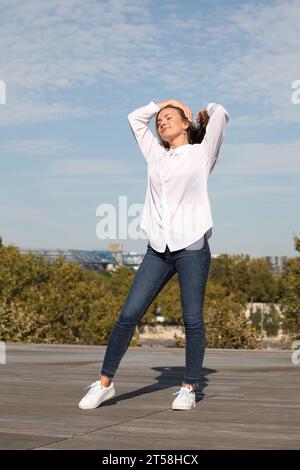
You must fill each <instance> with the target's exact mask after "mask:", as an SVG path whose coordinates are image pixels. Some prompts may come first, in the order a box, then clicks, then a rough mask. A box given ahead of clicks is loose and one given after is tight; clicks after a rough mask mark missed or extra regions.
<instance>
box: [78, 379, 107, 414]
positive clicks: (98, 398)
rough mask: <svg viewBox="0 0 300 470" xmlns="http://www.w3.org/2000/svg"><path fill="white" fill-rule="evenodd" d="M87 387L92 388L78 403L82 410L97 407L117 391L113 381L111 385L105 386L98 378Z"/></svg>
mask: <svg viewBox="0 0 300 470" xmlns="http://www.w3.org/2000/svg"><path fill="white" fill-rule="evenodd" d="M85 388H90V390H89V391H88V392H87V394H86V395H85V396H84V397H83V398H82V400H81V401H80V402H79V404H78V406H79V408H81V409H82V410H91V409H93V408H97V407H98V406H99V405H100V404H101V403H103V402H104V401H106V400H109V399H110V398H112V397H113V396H114V395H115V393H116V392H115V386H114V384H113V383H112V382H111V384H110V386H109V387H104V386H103V385H101V384H100V381H99V380H97V381H96V382H94V383H92V384H91V385H89V386H88V387H85Z"/></svg>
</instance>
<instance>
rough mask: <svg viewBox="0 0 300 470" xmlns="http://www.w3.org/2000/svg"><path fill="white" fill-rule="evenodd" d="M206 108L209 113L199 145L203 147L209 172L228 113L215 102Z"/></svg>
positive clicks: (221, 137) (223, 133)
mask: <svg viewBox="0 0 300 470" xmlns="http://www.w3.org/2000/svg"><path fill="white" fill-rule="evenodd" d="M206 109H207V114H208V115H209V121H208V124H207V127H206V132H205V136H204V139H203V141H202V142H201V146H203V147H204V150H205V154H206V156H207V165H208V166H209V173H211V171H212V170H213V168H214V166H215V164H216V161H217V158H218V155H219V150H220V147H221V144H222V142H223V140H224V136H225V128H226V124H227V122H228V121H229V113H228V111H227V110H226V109H225V108H224V106H222V105H221V104H217V103H209V104H208V105H207V108H206Z"/></svg>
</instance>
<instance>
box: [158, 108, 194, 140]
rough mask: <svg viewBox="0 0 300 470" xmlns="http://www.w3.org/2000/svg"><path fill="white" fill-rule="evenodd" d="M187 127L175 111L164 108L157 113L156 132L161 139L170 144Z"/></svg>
mask: <svg viewBox="0 0 300 470" xmlns="http://www.w3.org/2000/svg"><path fill="white" fill-rule="evenodd" d="M188 127H189V124H188V123H187V122H184V121H182V119H181V116H180V114H179V112H178V111H177V109H174V108H166V109H162V110H161V111H160V112H159V115H158V119H157V131H158V134H159V136H160V137H161V139H163V140H165V141H166V142H168V143H170V142H172V140H173V139H174V138H175V137H178V136H179V135H180V134H182V133H183V132H184V131H186V129H187V128H188Z"/></svg>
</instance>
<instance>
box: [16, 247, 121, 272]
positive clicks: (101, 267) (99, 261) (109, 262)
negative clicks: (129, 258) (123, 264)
mask: <svg viewBox="0 0 300 470" xmlns="http://www.w3.org/2000/svg"><path fill="white" fill-rule="evenodd" d="M20 252H21V253H24V254H25V253H36V254H39V255H42V256H44V257H45V258H46V259H47V260H49V261H55V260H56V259H57V258H59V257H60V256H61V257H63V258H64V260H65V261H69V262H72V263H78V264H80V265H82V266H83V267H84V268H85V269H90V270H96V271H108V270H110V269H113V268H114V267H115V266H116V265H117V264H118V261H117V260H116V258H115V257H114V256H113V255H112V253H111V252H110V251H105V250H103V251H98V250H62V249H57V250H44V249H36V248H34V249H23V248H21V249H20Z"/></svg>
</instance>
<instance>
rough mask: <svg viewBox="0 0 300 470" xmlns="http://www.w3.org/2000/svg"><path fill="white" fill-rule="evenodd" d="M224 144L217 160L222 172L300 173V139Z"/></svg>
mask: <svg viewBox="0 0 300 470" xmlns="http://www.w3.org/2000/svg"><path fill="white" fill-rule="evenodd" d="M223 145H224V146H223V147H222V149H221V151H220V155H219V159H220V160H219V162H217V164H218V163H220V165H219V166H218V173H219V174H231V175H234V174H244V175H257V176H259V175H285V176H286V175H291V176H294V175H296V174H299V173H300V159H299V155H300V141H299V140H295V141H290V142H280V143H275V144H268V143H248V144H242V143H241V144H225V143H224V144H223ZM216 168H217V166H216Z"/></svg>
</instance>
